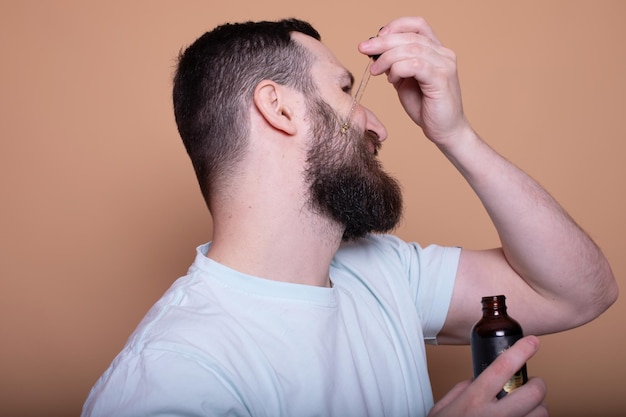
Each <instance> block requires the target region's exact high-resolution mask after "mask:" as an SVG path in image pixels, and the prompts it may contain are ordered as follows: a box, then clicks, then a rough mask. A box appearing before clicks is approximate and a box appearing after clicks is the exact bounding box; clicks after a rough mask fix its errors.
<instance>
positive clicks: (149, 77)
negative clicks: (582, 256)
mask: <svg viewBox="0 0 626 417" xmlns="http://www.w3.org/2000/svg"><path fill="white" fill-rule="evenodd" d="M411 14H421V15H423V16H425V17H426V18H428V19H429V20H430V22H431V23H432V25H433V26H434V27H435V29H436V32H437V33H438V34H439V36H440V38H441V39H442V40H443V41H444V43H445V44H447V45H448V46H449V47H450V48H452V49H454V50H455V51H456V52H457V54H458V57H459V66H460V76H461V80H462V83H463V86H464V100H465V107H466V112H467V114H468V115H469V117H470V119H471V120H472V122H473V124H474V126H475V128H476V129H477V130H478V131H479V132H480V134H481V135H482V136H484V137H485V138H486V139H487V140H488V141H489V142H490V143H491V144H492V145H493V146H494V147H495V148H496V149H498V150H499V151H500V152H501V153H503V154H504V155H505V156H507V157H508V158H510V159H512V160H513V161H514V162H515V163H517V164H518V165H520V166H521V167H523V168H524V169H525V170H527V171H528V172H529V173H530V174H531V175H533V176H534V177H535V178H537V179H538V180H539V181H540V182H541V183H542V184H544V185H545V187H546V188H548V190H550V191H551V192H552V193H553V194H554V195H555V196H556V197H557V198H558V199H559V201H561V202H562V204H563V205H564V206H565V207H566V208H567V209H568V210H569V212H570V213H571V214H572V215H573V216H574V217H575V218H576V219H577V220H578V221H579V223H580V224H581V225H582V226H583V227H584V228H585V229H586V230H588V231H589V233H590V234H591V235H592V237H593V238H594V239H595V240H596V241H597V242H598V244H599V245H600V246H601V247H603V248H604V249H605V251H606V254H607V256H608V257H609V259H610V261H611V262H612V265H613V268H614V271H615V273H616V275H617V277H618V280H619V281H620V283H621V284H622V286H623V284H624V274H625V272H626V257H625V256H623V255H621V254H620V253H621V251H622V249H623V242H624V239H623V236H624V233H625V231H626V230H625V227H624V220H623V214H624V212H625V211H626V207H625V206H626V200H625V196H624V181H625V179H626V168H624V164H623V159H624V153H625V146H626V145H625V144H624V139H625V137H624V136H625V135H624V128H623V125H624V120H625V116H624V113H625V110H626V109H625V105H624V100H625V99H624V97H626V80H625V77H624V74H626V47H625V45H624V41H625V40H626V25H624V20H625V17H626V2H622V1H619V0H616V1H606V0H605V1H585V2H582V1H564V0H563V1H544V0H530V1H525V2H503V1H497V0H489V1H472V2H463V1H458V2H442V1H437V2H435V1H429V2H426V1H415V0H388V1H385V2H379V1H378V2H373V1H361V2H356V1H347V2H338V1H331V0H319V1H313V2H302V4H299V2H294V1H286V0H285V1H265V2H261V1H252V0H250V1H238V0H231V1H227V2H216V1H206V0H205V1H195V2H193V1H186V2H173V1H172V2H156V1H141V2H138V1H136V2H126V1H124V2H122V1H116V2H111V1H107V2H81V1H75V2H68V1H56V2H55V1H40V2H38V1H21V2H10V1H8V0H2V2H1V3H0V56H1V59H2V64H1V65H0V106H1V107H0V138H1V141H0V169H1V175H0V191H1V193H2V201H1V204H0V232H1V236H2V238H1V240H0V279H1V281H0V297H1V302H0V335H1V336H0V337H1V339H0V415H2V416H76V415H78V414H79V412H80V408H81V405H82V402H83V400H84V398H85V396H86V395H87V392H88V390H89V389H90V387H91V386H92V385H93V383H94V382H95V380H96V379H97V377H98V376H99V375H100V374H101V373H102V371H104V369H105V368H106V366H107V365H108V364H109V362H110V361H111V360H112V359H113V357H114V355H115V354H116V353H117V352H118V350H119V349H120V348H121V347H122V345H123V343H124V341H125V340H126V338H127V337H128V335H129V334H130V332H131V331H132V330H133V328H134V327H135V326H136V324H137V323H138V321H139V320H140V319H141V317H142V316H143V314H144V313H145V312H146V310H147V309H148V308H149V306H150V305H151V304H152V303H153V302H154V301H155V300H156V299H157V298H158V297H159V295H160V294H161V293H162V292H163V291H164V290H165V289H166V288H167V287H168V286H169V285H170V284H171V282H172V281H173V280H174V279H175V278H176V277H178V276H180V275H182V274H184V272H185V271H186V269H187V267H188V265H189V264H190V262H191V261H192V259H193V256H194V248H195V246H196V245H198V244H200V243H203V242H204V241H206V240H209V239H210V236H211V223H210V218H209V216H208V214H207V212H206V211H205V207H204V204H203V202H202V200H201V198H200V193H199V191H198V188H197V186H196V184H195V179H194V177H193V173H192V169H191V166H190V163H189V162H188V161H187V157H186V155H185V153H184V150H183V147H182V144H181V143H180V140H179V138H178V135H177V133H176V129H175V126H174V122H173V117H172V111H171V104H170V84H171V76H172V70H173V66H174V62H175V57H176V55H177V53H178V51H179V49H180V48H181V47H183V46H184V45H187V44H189V43H190V42H192V41H193V40H194V39H195V38H196V37H197V36H199V35H200V34H201V33H203V32H204V31H205V30H208V29H210V28H212V27H213V26H214V25H216V24H218V23H223V22H225V21H232V20H244V19H254V20H256V19H265V18H267V19H275V18H280V17H288V16H297V17H301V18H304V19H307V20H309V21H311V22H312V23H313V24H314V25H316V26H317V27H318V29H319V30H320V31H321V33H322V36H323V38H324V40H325V42H326V44H327V45H328V46H329V47H331V49H333V50H334V51H335V53H336V55H337V56H338V57H339V58H340V60H342V62H343V63H344V64H345V65H346V66H347V67H348V68H350V69H351V70H352V71H353V72H355V73H356V74H357V75H360V73H361V71H362V70H363V67H364V64H365V60H364V59H363V58H362V57H361V56H360V55H359V54H358V53H357V52H356V44H357V42H358V41H360V40H362V39H365V38H367V37H369V36H371V35H373V34H375V33H376V32H377V30H378V28H379V27H380V26H382V25H383V24H385V23H386V22H387V21H388V20H390V19H391V18H393V17H396V16H400V15H411ZM364 103H365V104H366V105H368V106H369V107H371V108H372V109H373V110H374V111H375V112H377V114H378V115H379V117H380V118H381V119H382V120H383V121H384V122H385V123H386V124H387V126H388V130H389V132H390V138H389V139H388V141H387V142H386V144H385V146H384V147H383V152H382V158H383V159H384V160H385V163H386V166H387V167H388V169H389V170H390V171H391V172H393V173H394V174H395V175H397V176H398V177H399V178H400V180H401V181H402V183H403V186H404V190H405V193H406V200H407V215H406V218H405V220H404V222H403V224H402V226H401V228H400V229H399V230H398V233H399V235H401V236H402V237H404V238H406V239H414V240H417V241H419V242H420V243H422V244H423V245H426V244H429V243H433V242H436V243H441V244H455V245H462V246H465V247H472V248H474V247H488V246H492V245H496V244H497V237H496V235H495V233H494V230H493V228H492V227H491V226H490V223H489V220H488V218H487V217H486V215H485V213H484V212H483V210H482V208H481V206H480V204H479V203H478V201H477V199H476V198H475V197H474V196H473V194H472V193H471V191H470V190H469V188H468V187H467V185H466V184H465V183H464V182H463V180H462V179H461V178H460V175H459V174H458V173H456V172H455V170H454V169H453V168H452V166H451V165H450V164H449V163H448V162H447V161H446V160H444V158H443V157H442V156H441V155H440V154H439V153H438V152H437V151H436V150H435V148H434V146H432V145H431V144H429V143H428V142H426V141H425V140H424V139H423V137H422V135H421V133H420V132H419V131H418V130H417V129H416V128H415V127H414V126H412V125H411V123H410V121H409V120H408V118H406V117H405V115H404V114H403V113H402V111H401V110H400V108H399V106H398V104H397V102H396V99H395V96H394V93H393V91H392V89H391V88H390V86H389V85H387V83H386V82H385V80H383V79H382V78H380V79H373V80H371V81H370V87H369V90H368V91H367V93H366V95H365V98H364ZM478 309H479V305H478V300H477V314H479V312H478ZM625 312H626V302H624V298H621V299H620V300H619V301H618V303H617V304H616V305H615V306H613V307H612V308H611V309H610V310H609V312H607V313H606V314H605V315H604V316H602V317H601V318H600V319H598V320H597V321H595V322H593V323H592V324H590V325H587V326H585V327H583V328H580V329H576V330H574V331H570V332H567V333H563V334H558V335H552V336H547V337H542V349H541V351H540V352H539V354H538V356H537V357H536V358H534V359H533V360H532V361H531V363H530V364H529V371H530V373H531V374H533V375H541V376H543V377H544V378H545V380H546V381H547V383H548V384H549V396H548V404H549V406H550V407H551V411H552V415H553V416H569V417H576V416H604V417H610V416H617V415H624V414H625V413H626V395H624V393H625V390H624V376H625V375H626V355H625V354H624V345H625V342H626V335H625V333H626V332H624V325H623V319H622V317H623V316H624V313H625ZM429 353H430V366H431V373H432V379H433V383H434V390H435V395H436V396H437V397H440V396H441V395H442V394H443V393H445V392H446V391H447V390H449V389H450V388H451V387H452V386H453V385H454V384H455V383H456V382H457V381H460V380H462V379H465V378H468V377H470V374H471V367H470V358H469V349H468V348H466V347H437V348H432V349H429Z"/></svg>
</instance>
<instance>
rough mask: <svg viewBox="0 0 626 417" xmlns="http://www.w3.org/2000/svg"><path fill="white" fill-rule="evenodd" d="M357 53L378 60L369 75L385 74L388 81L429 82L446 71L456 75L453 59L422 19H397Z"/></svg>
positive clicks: (451, 54)
mask: <svg viewBox="0 0 626 417" xmlns="http://www.w3.org/2000/svg"><path fill="white" fill-rule="evenodd" d="M359 50H360V51H361V52H362V53H364V54H366V55H369V56H377V57H378V58H377V59H376V61H375V62H374V63H373V64H372V66H371V68H370V71H371V72H372V75H380V74H382V73H384V72H387V74H388V76H389V81H390V82H391V83H397V82H398V81H400V80H401V79H403V78H416V79H430V78H431V77H432V76H433V74H435V73H439V72H441V71H445V72H446V74H448V73H450V71H447V69H452V70H454V71H453V72H455V71H456V55H455V54H454V52H453V51H451V50H450V49H447V48H445V47H443V46H442V45H441V42H440V41H439V39H438V38H437V37H436V36H435V34H434V32H433V31H432V29H431V28H430V26H429V25H428V24H427V23H426V22H425V21H424V19H422V18H400V19H397V20H394V21H392V22H391V23H389V24H388V25H387V26H385V27H383V28H382V29H381V31H380V32H379V35H378V36H377V37H374V38H371V39H368V40H367V41H364V42H361V43H360V44H359Z"/></svg>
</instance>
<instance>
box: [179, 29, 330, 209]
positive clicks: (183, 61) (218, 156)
mask: <svg viewBox="0 0 626 417" xmlns="http://www.w3.org/2000/svg"><path fill="white" fill-rule="evenodd" d="M292 32H300V33H303V34H305V35H308V36H311V37H313V38H315V39H317V40H320V35H319V33H318V32H317V31H316V30H315V29H314V28H313V27H312V26H311V25H310V24H309V23H307V22H304V21H301V20H297V19H284V20H280V21H276V22H268V21H262V22H244V23H234V24H224V25H221V26H218V27H216V28H215V29H213V30H212V31H210V32H207V33H205V34H204V35H202V36H201V37H200V38H198V39H197V40H196V41H195V42H194V43H193V44H191V45H190V46H189V47H188V48H187V49H186V50H184V51H182V52H181V53H180V55H179V58H178V65H177V68H176V73H175V76H174V87H173V102H174V115H175V118H176V124H177V126H178V131H179V133H180V136H181V138H182V140H183V143H184V145H185V149H186V150H187V153H188V154H189V157H190V159H191V162H192V164H193V167H194V170H195V173H196V177H197V179H198V183H199V185H200V189H201V191H202V194H203V196H204V198H205V201H206V202H207V205H208V206H209V209H211V204H210V194H211V193H212V191H214V190H215V189H216V188H220V187H224V186H225V185H226V184H227V181H228V178H230V177H231V176H232V175H233V174H234V168H235V166H236V164H237V162H238V161H240V160H241V158H242V157H243V155H245V150H246V145H247V143H248V135H249V128H250V126H249V123H250V121H249V117H248V109H249V107H250V105H251V103H252V99H253V94H254V89H255V87H256V86H257V85H258V83H259V82H260V81H262V80H264V79H269V80H272V81H275V82H276V83H279V84H281V85H286V86H289V87H292V88H295V89H297V90H298V91H301V92H303V93H307V94H308V93H314V92H315V91H316V90H315V86H314V83H313V81H312V79H311V76H310V67H311V61H312V57H311V54H310V53H309V51H308V50H307V49H306V48H305V47H303V46H302V45H300V44H299V43H297V42H296V41H294V40H293V39H292V37H291V33H292Z"/></svg>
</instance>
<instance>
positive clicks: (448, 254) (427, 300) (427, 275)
mask: <svg viewBox="0 0 626 417" xmlns="http://www.w3.org/2000/svg"><path fill="white" fill-rule="evenodd" d="M407 251H408V265H409V270H408V274H409V285H410V288H411V291H412V293H413V296H414V301H415V306H416V308H417V311H418V315H419V317H420V321H421V323H422V327H423V331H424V340H425V341H426V343H429V344H437V334H438V333H439V331H440V330H441V328H442V327H443V325H444V323H445V320H446V316H447V315H448V310H449V308H450V301H451V300H452V291H453V290H454V283H455V280H456V272H457V268H458V264H459V257H460V255H461V248H459V247H451V246H438V245H430V246H427V247H424V248H422V247H420V246H419V245H418V244H416V243H408V244H407Z"/></svg>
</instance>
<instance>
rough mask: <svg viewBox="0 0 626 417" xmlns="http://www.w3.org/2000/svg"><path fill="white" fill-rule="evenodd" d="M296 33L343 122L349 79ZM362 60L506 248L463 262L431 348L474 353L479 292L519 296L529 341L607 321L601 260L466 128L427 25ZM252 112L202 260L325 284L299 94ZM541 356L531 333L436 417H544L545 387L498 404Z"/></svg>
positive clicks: (327, 230)
mask: <svg viewBox="0 0 626 417" xmlns="http://www.w3.org/2000/svg"><path fill="white" fill-rule="evenodd" d="M292 36H293V38H294V39H295V40H296V41H297V42H299V43H301V44H302V45H303V46H304V47H306V48H307V49H308V50H309V51H310V52H311V53H312V55H313V56H314V62H313V64H312V68H311V74H312V77H313V80H314V82H315V84H316V85H317V87H318V90H319V95H320V96H321V97H323V98H324V100H325V101H326V102H327V103H328V104H329V105H330V106H331V107H332V108H333V109H335V111H336V112H337V114H339V115H341V116H343V115H347V113H348V112H349V110H350V107H351V105H352V96H351V95H350V94H349V93H350V89H351V86H352V80H351V77H350V74H349V72H348V71H347V70H346V69H345V68H344V67H343V66H342V65H341V64H340V63H339V61H338V60H337V59H336V58H335V57H334V55H333V54H332V53H331V52H330V50H328V48H326V47H325V46H324V45H323V44H322V43H320V42H318V41H316V40H315V39H313V38H310V37H307V36H305V35H303V34H300V33H294V34H293V35H292ZM359 50H360V51H361V52H362V53H363V54H365V55H374V54H380V57H379V58H378V59H377V60H376V62H375V63H373V64H372V66H371V68H370V71H371V72H372V75H373V76H386V77H387V79H388V81H389V82H390V83H391V84H392V85H393V87H394V88H395V89H396V90H397V93H398V97H399V100H400V102H401V103H402V106H403V107H404V109H405V111H406V113H407V115H408V116H409V117H410V118H411V119H412V120H413V121H414V122H415V123H416V124H417V125H418V126H419V127H420V128H421V129H422V130H423V131H424V133H425V135H426V136H427V138H428V139H429V140H431V141H432V142H433V143H434V144H435V145H436V146H437V147H438V148H439V149H440V150H441V152H442V153H443V154H444V155H445V156H446V157H447V158H448V159H449V160H450V161H451V162H452V164H453V165H454V166H455V167H456V168H457V170H458V171H459V172H460V173H461V174H462V175H463V176H464V178H465V179H466V180H467V182H468V183H469V185H470V186H471V187H472V188H473V190H474V191H475V192H476V194H477V195H478V197H479V198H480V200H481V202H482V203H483V205H484V206H485V209H486V210H487V212H488V213H489V215H490V217H491V219H492V221H493V223H494V225H495V227H496V229H497V231H498V233H499V236H500V239H501V243H502V247H500V248H496V249H490V250H481V251H472V250H463V251H462V254H461V258H460V264H459V268H458V273H457V280H456V284H455V287H454V292H453V296H452V302H451V307H450V311H449V313H448V316H447V319H446V322H445V324H444V327H443V329H442V331H441V333H440V335H439V336H438V340H439V342H440V343H450V344H467V343H468V342H469V332H470V329H471V326H472V324H473V319H472V317H474V316H475V314H474V313H475V309H476V303H477V300H480V299H481V297H482V296H483V295H486V294H515V300H516V303H515V304H514V305H511V306H510V308H509V310H510V312H511V315H513V316H514V317H515V318H516V319H517V320H518V321H520V322H522V323H523V324H524V329H525V331H526V332H527V333H528V334H537V335H538V334H545V333H553V332H557V331H562V330H566V329H569V328H572V327H576V326H579V325H581V324H583V323H586V322H588V321H590V320H592V319H593V318H595V317H597V316H598V315H599V314H601V313H602V312H603V311H604V310H606V308H608V307H609V306H610V305H611V304H612V303H613V302H614V301H615V299H616V297H617V294H618V290H617V286H616V283H615V279H614V277H613V274H612V272H611V269H610V267H609V264H608V262H607V260H606V259H605V257H604V255H603V254H602V252H601V251H600V250H599V249H598V247H597V246H596V245H595V244H594V243H593V241H592V240H591V239H590V238H589V237H588V236H587V234H586V233H585V232H584V231H582V230H581V229H580V228H579V227H578V226H577V225H576V223H575V222H574V221H573V220H572V219H571V218H570V217H569V216H568V215H567V213H566V212H565V211H564V210H563V209H562V208H561V207H560V206H559V204H558V203H557V202H556V201H555V200H554V199H553V198H552V197H551V196H550V195H549V194H548V193H547V192H546V191H545V190H543V188H541V187H540V186H539V185H538V184H537V183H536V182H535V181H534V180H532V179H531V178H530V177H529V176H528V175H526V174H525V173H524V172H522V171H521V170H519V169H518V168H517V167H515V166H514V165H513V164H511V163H510V162H509V161H507V160H505V159H504V158H503V157H501V156H500V155H499V154H498V153H497V152H495V151H494V150H493V149H491V148H490V147H489V146H488V145H487V144H486V143H485V142H484V141H483V140H482V139H481V138H480V137H479V136H478V135H477V134H476V133H475V132H474V131H473V129H472V127H471V125H470V124H469V122H468V120H467V119H466V118H465V115H464V113H463V107H462V100H461V89H460V86H459V81H458V76H457V67H456V58H455V55H454V53H453V52H452V51H450V50H449V49H447V48H445V47H444V46H443V45H441V43H440V41H439V40H438V39H437V37H436V36H435V34H434V32H433V31H432V29H431V28H430V26H429V25H428V24H427V23H426V22H425V21H424V20H423V19H422V18H400V19H396V20H394V21H392V22H390V23H388V24H387V25H386V26H384V28H383V29H381V31H380V33H379V35H378V36H377V37H375V38H372V39H369V40H366V41H363V42H362V43H360V44H359ZM249 110H250V122H251V129H250V132H251V137H250V146H249V149H248V153H247V155H246V157H245V158H244V160H243V161H242V162H241V163H240V166H239V167H238V168H239V170H238V172H239V174H238V175H237V177H236V178H234V179H233V181H232V183H233V186H232V187H231V188H229V190H228V194H223V195H217V196H215V198H214V200H213V201H212V202H211V203H212V208H213V209H212V214H213V219H214V236H213V243H212V246H211V248H210V250H209V252H208V254H207V256H209V257H210V258H212V259H214V260H216V261H218V262H220V263H222V264H224V265H226V266H229V267H231V268H234V269H237V270H238V271H240V272H243V273H247V274H251V275H255V276H259V277H263V278H267V279H273V280H278V281H286V282H294V283H299V284H305V285H316V286H329V285H330V280H329V277H328V270H329V265H330V262H331V259H332V258H333V256H334V254H335V252H336V251H337V249H338V248H339V245H340V243H341V236H342V233H343V226H342V225H341V224H338V223H336V222H334V221H332V220H331V219H328V218H326V217H324V216H322V215H320V214H319V213H316V212H315V211H313V210H311V209H310V208H309V205H307V201H308V200H307V198H308V194H307V192H308V184H307V183H306V182H305V181H304V169H305V167H306V150H307V149H308V148H309V147H310V146H315V144H314V143H311V140H312V139H311V135H309V132H310V131H311V129H313V128H314V126H312V124H311V120H309V118H308V116H307V107H306V100H305V97H303V96H302V94H301V93H299V92H298V91H295V90H292V89H290V88H287V87H285V86H282V85H279V84H276V83H275V82H273V81H270V80H265V81H262V82H261V83H259V85H258V86H257V88H256V90H255V95H254V103H253V105H252V106H251V108H250V109H249ZM352 125H353V126H355V127H359V128H360V129H363V130H371V131H373V132H375V133H376V134H377V135H378V138H379V140H380V141H381V142H382V141H384V140H385V139H386V138H387V131H386V129H385V127H384V125H383V124H382V123H381V122H380V121H379V120H378V119H377V118H376V116H375V115H374V114H373V113H372V112H371V111H369V110H368V109H367V108H365V107H363V106H358V107H357V108H356V110H355V112H354V115H353V119H352ZM373 148H374V147H372V152H374V149H373ZM259 172H263V175H259ZM519 306H532V308H519ZM546 318H549V319H546ZM538 347H539V342H538V339H537V338H536V337H534V336H528V337H526V338H523V339H521V340H520V341H519V342H518V343H517V344H516V345H515V346H513V347H512V348H510V349H508V350H507V351H506V352H505V353H504V354H502V355H501V356H500V357H499V358H498V359H497V360H496V361H495V362H494V363H493V364H492V365H491V366H490V367H489V368H487V369H486V370H485V371H484V372H483V373H482V374H481V375H480V376H479V377H478V378H477V379H476V380H475V381H464V382H462V383H460V384H458V385H457V386H456V387H455V388H454V389H452V390H451V391H450V392H449V393H448V394H447V395H446V396H445V397H444V398H443V399H442V400H441V401H440V402H439V403H437V404H436V405H435V407H434V408H433V409H432V411H431V413H430V416H432V417H434V416H439V417H443V416H456V417H459V416H482V417H485V416H533V417H535V416H544V415H547V409H546V408H545V406H544V405H543V403H542V401H543V399H544V397H545V394H546V388H545V384H544V383H543V381H542V380H541V379H539V378H531V379H530V380H529V382H528V383H527V384H526V385H524V386H523V387H521V388H519V389H517V390H516V391H515V392H513V393H511V394H510V395H508V396H507V397H505V398H504V399H503V400H500V401H497V400H496V399H495V395H496V393H497V392H498V391H499V390H500V389H501V387H502V386H503V385H504V382H505V381H506V380H508V379H509V378H510V377H511V376H512V375H513V374H514V373H515V371H517V370H518V369H519V368H520V367H521V365H522V364H523V363H524V362H526V361H527V360H528V359H529V358H530V357H532V356H533V355H534V354H535V353H536V352H537V350H538Z"/></svg>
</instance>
